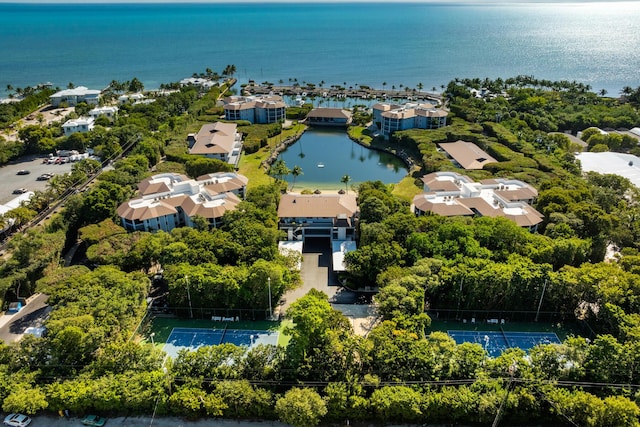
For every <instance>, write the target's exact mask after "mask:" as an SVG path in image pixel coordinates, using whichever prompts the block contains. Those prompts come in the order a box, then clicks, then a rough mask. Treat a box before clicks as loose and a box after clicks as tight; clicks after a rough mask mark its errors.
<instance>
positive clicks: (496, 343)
mask: <svg viewBox="0 0 640 427" xmlns="http://www.w3.org/2000/svg"><path fill="white" fill-rule="evenodd" d="M447 333H448V334H449V336H451V338H453V339H454V340H455V341H456V343H457V344H462V343H464V342H470V343H475V344H480V345H481V346H482V348H484V349H485V350H487V353H489V356H491V357H497V356H500V354H502V352H503V351H505V350H506V349H508V348H516V347H517V348H521V349H523V350H524V351H529V349H531V348H532V347H535V346H536V345H538V344H560V339H559V338H558V336H557V335H556V334H555V333H553V332H504V331H500V332H496V331H447Z"/></svg>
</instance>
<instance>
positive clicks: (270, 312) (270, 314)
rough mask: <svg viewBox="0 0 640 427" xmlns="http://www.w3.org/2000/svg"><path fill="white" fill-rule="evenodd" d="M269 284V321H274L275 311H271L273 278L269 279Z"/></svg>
mask: <svg viewBox="0 0 640 427" xmlns="http://www.w3.org/2000/svg"><path fill="white" fill-rule="evenodd" d="M267 284H268V285H269V320H272V319H273V311H272V310H271V277H267Z"/></svg>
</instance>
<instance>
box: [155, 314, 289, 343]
mask: <svg viewBox="0 0 640 427" xmlns="http://www.w3.org/2000/svg"><path fill="white" fill-rule="evenodd" d="M290 324H291V321H288V320H284V321H282V322H280V321H275V322H270V321H267V320H256V321H252V320H244V321H240V322H214V321H212V320H206V319H180V318H173V317H155V318H153V319H152V320H151V322H150V323H149V324H147V326H146V328H145V329H144V331H143V335H144V336H145V340H146V341H147V342H149V341H150V338H149V335H150V334H152V333H153V334H154V336H153V340H154V342H155V343H156V346H157V347H159V348H162V346H163V345H164V344H165V343H166V342H167V339H168V338H169V335H171V331H172V330H173V328H202V329H224V327H225V325H229V329H252V330H258V331H278V332H280V334H279V335H278V345H279V346H283V347H284V346H286V345H287V344H289V341H290V340H291V337H290V336H287V335H285V334H284V329H285V327H286V326H287V325H290Z"/></svg>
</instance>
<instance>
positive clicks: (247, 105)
mask: <svg viewBox="0 0 640 427" xmlns="http://www.w3.org/2000/svg"><path fill="white" fill-rule="evenodd" d="M255 106H256V103H255V101H251V102H232V103H230V104H225V105H224V109H225V110H233V111H239V110H250V109H252V108H255Z"/></svg>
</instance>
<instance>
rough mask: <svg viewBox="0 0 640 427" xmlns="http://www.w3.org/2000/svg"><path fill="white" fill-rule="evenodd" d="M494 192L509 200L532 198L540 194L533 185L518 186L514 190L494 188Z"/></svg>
mask: <svg viewBox="0 0 640 427" xmlns="http://www.w3.org/2000/svg"><path fill="white" fill-rule="evenodd" d="M494 193H495V194H497V195H498V196H500V197H502V198H503V199H504V200H508V201H517V200H530V199H535V198H536V197H537V196H538V192H537V191H536V190H535V188H532V187H524V188H516V189H513V190H494Z"/></svg>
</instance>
